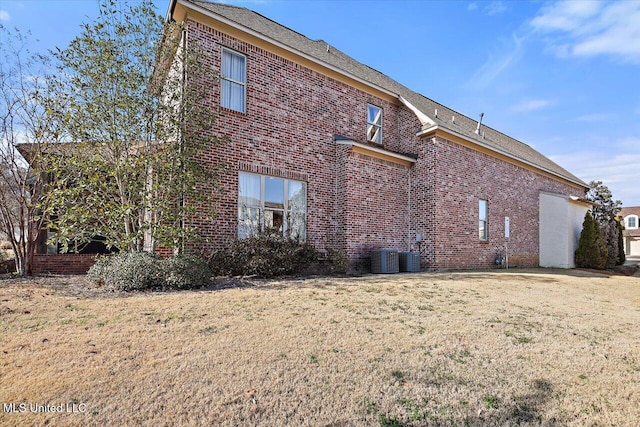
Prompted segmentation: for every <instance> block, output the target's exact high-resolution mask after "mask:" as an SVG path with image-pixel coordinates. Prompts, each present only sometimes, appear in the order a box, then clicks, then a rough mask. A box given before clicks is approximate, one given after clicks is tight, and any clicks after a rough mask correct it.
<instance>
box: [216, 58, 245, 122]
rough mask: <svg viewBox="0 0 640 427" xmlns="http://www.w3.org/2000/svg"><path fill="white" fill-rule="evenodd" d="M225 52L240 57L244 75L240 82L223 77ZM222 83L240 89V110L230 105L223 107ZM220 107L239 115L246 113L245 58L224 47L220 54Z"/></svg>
mask: <svg viewBox="0 0 640 427" xmlns="http://www.w3.org/2000/svg"><path fill="white" fill-rule="evenodd" d="M225 52H228V53H230V54H231V55H234V56H238V57H241V58H242V59H243V61H244V73H243V75H242V81H240V80H234V79H232V78H230V77H228V76H225V75H224V72H223V70H224V63H223V61H224V54H225ZM224 82H229V83H230V84H231V85H239V86H241V87H242V107H241V109H237V108H234V107H232V106H230V105H225V100H224V99H225V97H224V94H223V92H224V89H223V88H224V86H225V83H224ZM220 105H221V106H222V107H223V108H227V109H229V110H233V111H238V112H240V113H246V112H247V56H246V55H244V54H242V53H240V52H237V51H235V50H233V49H229V48H226V47H223V48H222V53H221V55H220Z"/></svg>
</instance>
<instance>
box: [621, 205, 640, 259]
mask: <svg viewBox="0 0 640 427" xmlns="http://www.w3.org/2000/svg"><path fill="white" fill-rule="evenodd" d="M618 215H619V216H620V217H621V218H622V220H623V225H624V231H623V232H622V236H623V238H624V254H625V255H626V256H627V258H629V257H640V222H639V221H640V206H634V207H629V208H622V209H621V210H620V213H619V214H618Z"/></svg>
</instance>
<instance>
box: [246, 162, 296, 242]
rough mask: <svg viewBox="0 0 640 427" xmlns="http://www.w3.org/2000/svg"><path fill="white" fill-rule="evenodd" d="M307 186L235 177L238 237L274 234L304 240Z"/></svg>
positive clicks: (248, 175)
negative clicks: (261, 233) (236, 181)
mask: <svg viewBox="0 0 640 427" xmlns="http://www.w3.org/2000/svg"><path fill="white" fill-rule="evenodd" d="M306 216H307V185H306V183H304V182H302V181H295V180H292V179H284V178H276V177H272V176H266V175H257V174H252V173H247V172H240V173H239V174H238V237H240V238H245V237H248V236H252V235H255V234H256V233H259V232H265V231H267V232H275V233H278V234H282V235H283V236H287V237H292V238H295V239H301V240H305V239H306Z"/></svg>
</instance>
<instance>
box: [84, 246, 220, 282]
mask: <svg viewBox="0 0 640 427" xmlns="http://www.w3.org/2000/svg"><path fill="white" fill-rule="evenodd" d="M87 276H88V277H89V279H91V280H93V281H94V282H96V283H100V284H102V285H105V286H109V287H111V288H114V289H118V290H121V291H134V290H145V289H154V288H162V289H193V288H199V287H202V286H204V285H207V284H208V283H209V281H210V279H211V276H212V274H211V269H210V268H209V265H208V264H207V262H206V261H205V260H204V259H202V258H200V257H198V256H195V255H176V256H173V257H171V258H168V259H166V260H163V259H162V258H161V257H159V256H157V255H155V254H151V253H149V252H133V253H120V254H117V255H113V256H105V257H100V258H98V259H97V260H96V262H95V264H94V265H93V266H92V267H91V268H90V269H89V272H88V273H87Z"/></svg>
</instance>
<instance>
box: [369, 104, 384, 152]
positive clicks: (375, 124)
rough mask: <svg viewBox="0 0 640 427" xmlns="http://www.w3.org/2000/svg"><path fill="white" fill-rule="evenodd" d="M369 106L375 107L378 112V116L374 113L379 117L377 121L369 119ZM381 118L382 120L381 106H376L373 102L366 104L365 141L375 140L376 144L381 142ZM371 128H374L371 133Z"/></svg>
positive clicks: (382, 111)
mask: <svg viewBox="0 0 640 427" xmlns="http://www.w3.org/2000/svg"><path fill="white" fill-rule="evenodd" d="M370 108H375V109H377V110H378V111H379V112H380V114H379V116H378V115H376V116H377V117H379V120H377V121H370V120H369V109H370ZM383 120H384V110H383V109H382V107H378V106H377V105H373V104H367V141H369V142H375V143H376V144H382V123H383ZM372 130H375V131H374V132H373V133H372ZM376 131H377V132H376Z"/></svg>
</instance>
